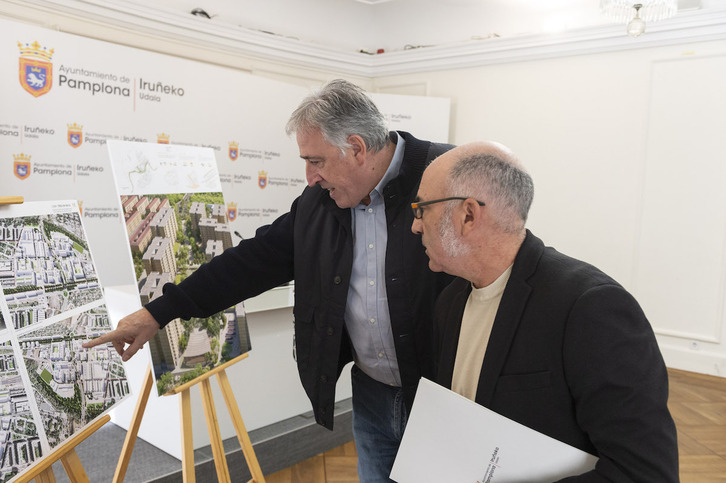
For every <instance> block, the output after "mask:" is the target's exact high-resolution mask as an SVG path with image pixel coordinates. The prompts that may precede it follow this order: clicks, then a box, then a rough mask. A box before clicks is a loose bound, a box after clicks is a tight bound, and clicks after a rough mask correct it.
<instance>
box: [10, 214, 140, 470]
mask: <svg viewBox="0 0 726 483" xmlns="http://www.w3.org/2000/svg"><path fill="white" fill-rule="evenodd" d="M0 287H1V289H2V290H0V314H2V316H1V317H0V481H2V482H5V481H9V480H10V479H13V478H14V477H15V476H16V475H18V474H22V472H23V471H25V470H26V469H27V468H29V467H30V466H32V465H33V464H35V463H37V462H38V461H40V460H41V459H42V458H43V457H44V456H47V455H48V454H49V453H50V452H51V451H52V450H53V449H54V448H56V447H57V446H58V445H59V444H60V443H62V442H63V441H65V440H66V439H68V438H69V437H71V436H72V435H74V434H76V433H78V432H79V431H80V430H82V429H83V428H84V427H85V426H87V425H88V424H89V423H91V422H92V421H93V420H94V419H96V418H97V417H99V416H101V415H102V414H104V413H106V412H107V411H108V410H109V409H111V408H112V407H114V406H115V405H117V404H118V403H120V402H121V401H122V400H124V399H125V398H126V396H128V394H129V385H128V382H127V379H126V370H125V369H124V366H123V364H122V362H121V358H120V357H119V356H118V354H117V353H116V351H115V350H114V349H113V346H111V345H110V344H108V345H104V346H99V347H94V348H92V349H84V348H83V347H82V346H81V344H83V343H84V342H86V341H87V340H90V339H93V338H95V337H98V336H99V335H102V334H104V333H106V332H108V331H109V330H111V324H110V321H109V316H108V311H107V310H106V305H105V300H104V296H103V291H102V290H101V285H100V284H99V282H98V277H97V275H96V268H95V265H94V261H93V257H92V256H91V252H90V249H89V247H88V242H87V240H86V234H85V230H84V228H83V223H82V220H81V215H80V212H79V210H78V205H77V204H76V202H75V201H61V202H35V203H25V204H22V205H4V206H0Z"/></svg>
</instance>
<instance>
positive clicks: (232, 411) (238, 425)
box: [217, 371, 265, 483]
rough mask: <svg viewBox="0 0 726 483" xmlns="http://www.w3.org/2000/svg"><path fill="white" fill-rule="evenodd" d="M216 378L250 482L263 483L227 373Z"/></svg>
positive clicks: (218, 374) (263, 478)
mask: <svg viewBox="0 0 726 483" xmlns="http://www.w3.org/2000/svg"><path fill="white" fill-rule="evenodd" d="M217 378H218V379H219V387H220V388H221V389H222V394H223V395H224V402H225V403H227V409H228V410H229V415H230V416H232V423H233V424H234V429H235V431H236V432H237V439H238V440H239V444H240V446H241V447H242V453H244V455H245V461H247V468H249V470H250V474H251V475H252V480H250V481H251V482H254V483H265V477H264V476H263V475H262V469H261V468H260V463H259V462H258V461H257V456H255V450H254V449H253V448H252V441H250V435H249V434H248V433H247V429H246V428H245V423H244V421H242V414H241V413H240V411H239V406H237V401H236V400H235V398H234V394H233V393H232V387H231V386H230V384H229V379H228V378H227V373H226V372H225V371H219V372H218V373H217Z"/></svg>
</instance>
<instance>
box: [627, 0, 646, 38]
mask: <svg viewBox="0 0 726 483" xmlns="http://www.w3.org/2000/svg"><path fill="white" fill-rule="evenodd" d="M633 8H634V9H635V17H633V20H631V21H630V22H628V35H630V36H631V37H640V36H641V35H642V34H643V32H645V20H643V19H642V18H640V15H639V13H640V9H641V8H643V6H642V5H641V4H639V3H636V4H635V5H633Z"/></svg>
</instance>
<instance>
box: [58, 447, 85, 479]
mask: <svg viewBox="0 0 726 483" xmlns="http://www.w3.org/2000/svg"><path fill="white" fill-rule="evenodd" d="M61 463H63V468H65V470H66V473H67V474H68V479H70V480H71V481H72V482H73V483H90V480H89V479H88V475H86V471H85V470H84V469H83V465H82V464H81V459H80V458H79V457H78V453H76V450H71V451H69V452H68V453H66V454H65V455H64V456H62V457H61Z"/></svg>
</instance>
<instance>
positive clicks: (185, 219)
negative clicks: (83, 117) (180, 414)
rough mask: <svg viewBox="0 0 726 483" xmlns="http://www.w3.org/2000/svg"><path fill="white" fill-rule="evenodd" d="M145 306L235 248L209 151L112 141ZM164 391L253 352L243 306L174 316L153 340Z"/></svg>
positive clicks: (153, 355)
mask: <svg viewBox="0 0 726 483" xmlns="http://www.w3.org/2000/svg"><path fill="white" fill-rule="evenodd" d="M108 149H109V154H110V158H111V166H112V168H113V172H114V178H115V181H116V187H117V189H118V194H119V202H120V204H121V210H122V213H123V215H124V223H125V225H126V235H127V238H128V242H129V243H128V245H129V249H130V252H129V255H130V260H131V262H132V263H128V264H127V265H128V266H129V267H131V266H133V269H134V275H135V278H136V281H137V287H138V290H139V297H140V299H141V303H142V305H143V304H146V303H148V302H150V301H151V300H154V299H155V298H156V297H158V296H160V295H161V294H162V290H163V287H164V285H165V284H167V283H179V282H181V281H182V280H184V278H186V277H187V276H188V275H189V274H191V273H192V272H193V271H194V270H196V269H197V268H198V267H199V266H200V265H201V264H203V263H205V262H208V261H209V260H211V259H212V258H213V257H215V256H217V255H219V254H220V253H222V252H223V251H224V250H226V249H228V248H230V247H232V245H233V237H234V234H233V233H232V232H231V230H230V228H229V225H228V223H227V208H226V205H225V204H224V198H223V196H222V187H221V184H220V180H219V173H218V171H217V163H216V160H215V158H214V152H213V151H212V150H211V149H209V148H199V147H194V146H177V145H168V144H158V143H157V144H155V143H139V142H128V141H108ZM148 346H149V348H150V350H151V361H152V366H153V371H154V378H155V380H156V386H157V390H158V393H159V395H162V394H165V393H168V392H169V391H170V390H172V389H173V388H174V387H177V386H179V385H181V384H184V383H186V382H189V381H191V380H193V379H196V378H197V377H199V376H200V375H202V374H204V373H205V372H207V371H209V370H210V369H212V368H214V367H216V366H218V365H220V364H222V363H225V362H228V361H231V360H233V359H235V358H236V357H238V356H240V355H241V354H244V353H245V352H247V351H249V350H250V347H251V346H250V338H249V331H248V328H247V317H246V314H245V310H244V305H243V304H242V303H240V304H238V305H237V306H234V307H229V308H228V309H226V310H224V311H223V312H219V313H217V314H214V315H212V316H210V317H207V318H192V319H190V320H182V319H174V320H172V321H171V322H169V324H167V325H166V326H165V327H164V328H163V329H162V330H160V331H159V332H158V333H157V334H156V335H155V336H154V338H153V339H152V340H151V341H149V344H148Z"/></svg>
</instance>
